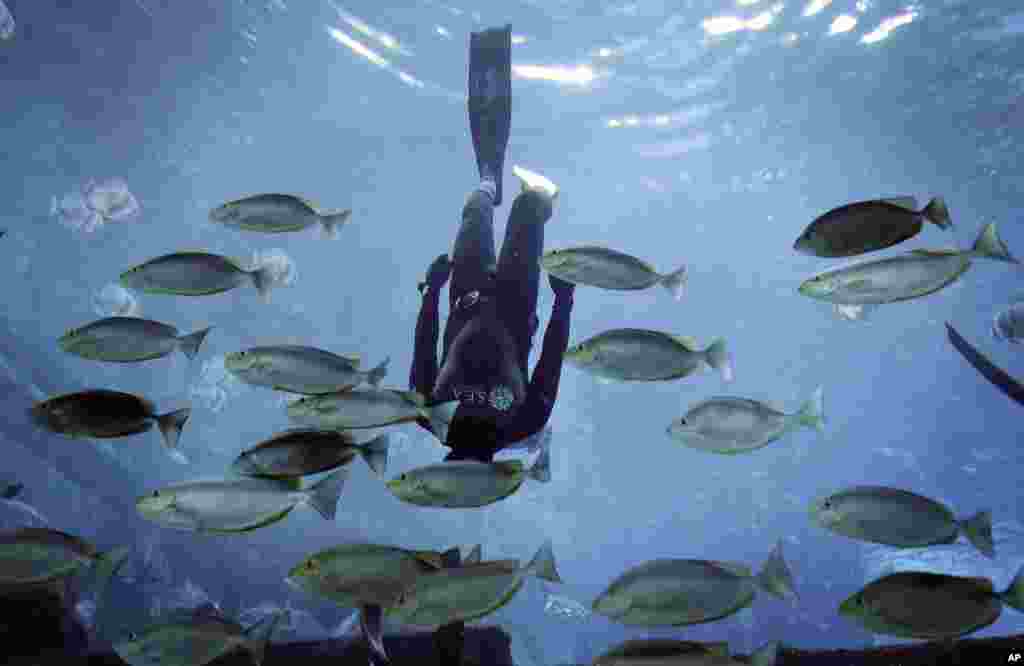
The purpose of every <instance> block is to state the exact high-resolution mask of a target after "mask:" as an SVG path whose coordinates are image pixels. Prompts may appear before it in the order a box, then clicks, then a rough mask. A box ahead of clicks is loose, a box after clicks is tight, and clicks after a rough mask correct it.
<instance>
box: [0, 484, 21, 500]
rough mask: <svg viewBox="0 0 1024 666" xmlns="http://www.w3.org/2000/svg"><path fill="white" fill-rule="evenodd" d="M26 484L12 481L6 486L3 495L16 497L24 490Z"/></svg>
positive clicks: (10, 497) (11, 497) (6, 497)
mask: <svg viewBox="0 0 1024 666" xmlns="http://www.w3.org/2000/svg"><path fill="white" fill-rule="evenodd" d="M24 488H25V485H24V484H22V483H10V484H7V486H6V487H5V488H4V492H3V494H2V497H3V498H4V499H14V498H15V497H17V496H18V494H19V493H20V492H21V491H22V490H24Z"/></svg>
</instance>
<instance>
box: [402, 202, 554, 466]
mask: <svg viewBox="0 0 1024 666" xmlns="http://www.w3.org/2000/svg"><path fill="white" fill-rule="evenodd" d="M551 212H552V211H551V203H550V200H548V199H547V198H546V197H545V196H543V195H540V194H538V193H536V192H534V191H529V190H528V191H525V192H523V193H521V194H519V195H518V196H517V197H516V199H515V201H514V202H513V203H512V211H511V212H510V213H509V221H508V227H507V229H506V231H505V240H504V242H503V243H502V247H501V257H500V258H499V259H498V260H497V262H495V256H494V206H493V204H492V201H491V197H490V196H489V195H488V194H487V193H485V192H481V191H476V192H474V193H473V194H472V195H470V198H469V200H468V201H467V202H466V205H465V207H464V208H463V211H462V224H461V226H460V228H459V233H458V236H457V237H456V239H455V251H454V253H453V261H452V264H453V267H452V279H451V286H450V289H449V292H450V293H449V303H450V306H451V312H450V315H449V317H448V323H447V325H446V326H445V331H444V355H443V356H442V367H443V366H444V363H445V362H446V361H447V359H448V351H449V349H450V347H451V344H452V341H453V340H454V339H455V338H456V336H457V335H458V333H459V332H460V331H461V330H462V329H463V327H464V326H466V325H467V324H468V323H470V322H471V321H472V320H473V319H474V318H476V317H486V318H490V320H491V321H494V322H498V323H500V324H501V325H502V326H503V327H504V329H505V331H507V332H508V337H510V338H511V341H512V342H513V343H514V344H513V345H512V346H514V349H509V346H506V347H505V349H506V351H505V354H506V355H511V356H512V358H506V359H505V361H506V363H508V364H509V365H514V367H515V368H517V369H518V371H519V372H521V373H522V377H524V378H525V377H526V375H527V373H528V367H527V366H528V362H529V356H530V348H531V346H532V344H533V335H534V333H535V332H536V330H537V324H538V318H537V312H536V310H537V295H538V290H539V285H540V257H541V254H542V253H543V250H544V223H545V222H546V221H547V220H548V219H549V218H550V217H551ZM474 291H478V292H479V293H480V294H481V298H480V299H479V301H478V302H477V303H476V304H474V305H471V306H468V307H466V306H464V305H462V304H463V303H465V301H466V300H468V298H466V295H467V294H471V293H472V292H474ZM460 299H462V301H461V302H460ZM439 305H440V296H439V294H438V292H437V291H435V290H427V292H426V294H424V296H423V304H422V306H421V307H420V313H419V318H418V319H417V322H416V349H415V352H414V355H413V364H412V370H411V372H410V376H409V386H410V388H411V389H413V390H415V391H418V392H419V393H421V394H422V395H425V396H431V395H433V394H434V389H435V384H436V382H437V379H438V363H437V339H438V329H439V326H438V318H439V314H438V308H439ZM571 312H572V295H571V292H570V293H569V294H566V295H561V296H558V297H556V298H555V303H554V306H553V308H552V312H551V320H550V322H549V323H548V328H547V332H546V333H545V334H544V346H543V348H542V350H541V355H540V359H539V360H538V361H537V365H536V367H534V370H533V376H532V377H531V379H530V382H529V384H528V385H527V386H526V387H525V395H524V396H523V400H522V403H521V404H520V405H519V407H518V408H517V409H516V410H515V411H514V412H513V413H511V414H510V415H509V417H508V418H504V419H501V420H500V421H499V423H498V424H497V428H498V430H497V436H496V437H495V438H494V439H493V441H479V440H477V441H474V442H471V443H465V442H463V443H459V442H457V441H456V442H455V443H454V445H453V444H452V443H449V446H452V452H451V453H450V454H449V455H448V457H447V458H446V460H461V459H474V460H480V461H482V462H490V461H491V459H492V458H493V456H494V454H495V453H496V452H497V451H499V450H501V449H502V448H504V447H505V446H507V445H509V444H512V443H514V442H517V441H519V440H521V439H525V438H526V437H529V436H530V435H533V434H534V433H536V432H538V431H540V430H541V429H542V428H543V427H544V425H545V424H546V423H547V421H548V418H549V417H550V416H551V409H552V408H553V407H554V404H555V397H556V395H557V393H558V380H559V377H560V376H561V372H562V355H563V353H564V352H565V349H566V346H567V345H568V342H569V318H570V314H571ZM456 388H462V389H463V391H462V394H463V396H465V398H464V400H463V402H462V404H460V405H459V407H458V408H457V409H456V411H455V415H454V418H453V420H452V423H453V425H454V424H455V423H456V422H457V421H458V420H459V419H460V417H461V416H462V415H463V414H462V413H463V412H468V411H470V410H471V409H472V407H468V408H467V400H468V401H469V403H472V400H473V398H474V396H473V391H472V390H469V391H465V390H464V387H456ZM451 397H454V396H451ZM451 397H449V398H448V399H451ZM418 423H419V424H420V425H421V426H423V427H424V428H426V429H428V430H430V429H431V428H430V424H429V422H428V421H427V420H426V419H420V420H419V421H418ZM449 439H453V438H452V437H451V436H450V437H449ZM455 439H456V440H457V438H455Z"/></svg>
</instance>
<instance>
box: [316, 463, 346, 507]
mask: <svg viewBox="0 0 1024 666" xmlns="http://www.w3.org/2000/svg"><path fill="white" fill-rule="evenodd" d="M347 479H348V468H347V467H342V468H341V469H339V470H337V471H336V472H334V473H333V474H331V475H330V476H327V477H324V478H323V479H320V481H318V482H317V483H316V484H315V485H313V487H312V488H310V489H309V490H308V493H309V504H310V506H312V507H313V508H314V509H316V511H317V513H319V514H320V515H321V516H323V518H324V520H334V516H335V514H336V513H337V509H338V500H339V499H340V498H341V489H342V488H343V487H344V486H345V481H346V480H347Z"/></svg>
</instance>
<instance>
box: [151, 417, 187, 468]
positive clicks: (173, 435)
mask: <svg viewBox="0 0 1024 666" xmlns="http://www.w3.org/2000/svg"><path fill="white" fill-rule="evenodd" d="M191 413H192V409H191V408H189V407H185V408H183V409H177V410H175V411H173V412H168V413H167V414H161V415H159V416H157V417H156V424H157V426H159V428H160V434H161V435H163V438H164V447H165V448H166V449H167V453H168V454H169V455H170V456H171V457H172V458H174V460H175V461H177V462H180V463H187V462H188V458H187V457H186V456H185V454H184V453H182V452H181V450H180V449H179V448H178V441H179V440H180V439H181V429H182V428H184V427H185V422H186V421H188V417H189V415H190V414H191Z"/></svg>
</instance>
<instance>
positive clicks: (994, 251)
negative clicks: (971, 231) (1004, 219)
mask: <svg viewBox="0 0 1024 666" xmlns="http://www.w3.org/2000/svg"><path fill="white" fill-rule="evenodd" d="M971 251H972V252H973V253H974V254H976V255H979V256H982V257H986V258H988V259H994V260H995V261H1005V262H1007V263H1010V264H1019V263H1020V260H1018V259H1016V258H1014V256H1013V255H1011V254H1010V250H1009V248H1007V247H1006V243H1004V242H1003V239H1002V238H1000V237H999V233H998V232H997V231H996V223H995V222H989V223H988V224H986V225H985V228H984V229H982V230H981V233H980V234H978V240H976V241H974V247H973V248H971Z"/></svg>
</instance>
